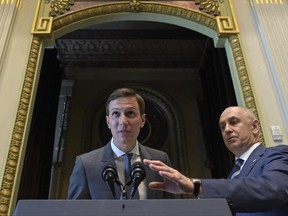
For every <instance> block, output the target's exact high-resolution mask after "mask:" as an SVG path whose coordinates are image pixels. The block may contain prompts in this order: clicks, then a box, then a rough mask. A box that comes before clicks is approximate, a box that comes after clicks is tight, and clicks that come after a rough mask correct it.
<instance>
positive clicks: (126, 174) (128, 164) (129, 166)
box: [124, 153, 133, 199]
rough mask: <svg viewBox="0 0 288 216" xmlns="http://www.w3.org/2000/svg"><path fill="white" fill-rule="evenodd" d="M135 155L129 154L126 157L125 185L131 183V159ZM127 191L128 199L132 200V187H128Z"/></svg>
mask: <svg viewBox="0 0 288 216" xmlns="http://www.w3.org/2000/svg"><path fill="white" fill-rule="evenodd" d="M132 156H133V154H132V153H127V154H125V155H124V157H125V184H127V183H128V182H129V181H130V179H131V178H130V169H131V158H132ZM125 189H126V195H125V196H126V199H130V197H129V196H130V187H129V186H128V185H127V186H126V187H125Z"/></svg>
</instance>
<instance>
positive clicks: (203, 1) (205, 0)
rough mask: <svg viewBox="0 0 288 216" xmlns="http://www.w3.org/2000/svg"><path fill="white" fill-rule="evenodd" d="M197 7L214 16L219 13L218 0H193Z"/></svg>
mask: <svg viewBox="0 0 288 216" xmlns="http://www.w3.org/2000/svg"><path fill="white" fill-rule="evenodd" d="M194 1H195V4H196V5H199V9H200V10H202V11H204V12H205V13H208V14H212V15H214V16H219V15H220V10H219V4H218V0H194Z"/></svg>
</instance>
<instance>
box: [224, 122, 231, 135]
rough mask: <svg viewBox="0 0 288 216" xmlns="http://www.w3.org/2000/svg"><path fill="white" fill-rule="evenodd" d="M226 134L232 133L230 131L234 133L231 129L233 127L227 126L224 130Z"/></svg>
mask: <svg viewBox="0 0 288 216" xmlns="http://www.w3.org/2000/svg"><path fill="white" fill-rule="evenodd" d="M223 131H224V132H226V133H227V132H230V131H232V129H231V127H230V125H229V124H225V127H224V130H223Z"/></svg>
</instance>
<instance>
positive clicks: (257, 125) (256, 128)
mask: <svg viewBox="0 0 288 216" xmlns="http://www.w3.org/2000/svg"><path fill="white" fill-rule="evenodd" d="M252 127H253V130H252V131H253V133H254V134H257V133H258V132H259V130H260V122H259V120H258V119H254V120H253V121H252Z"/></svg>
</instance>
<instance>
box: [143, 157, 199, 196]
mask: <svg viewBox="0 0 288 216" xmlns="http://www.w3.org/2000/svg"><path fill="white" fill-rule="evenodd" d="M143 163H144V164H146V165H148V166H149V167H150V169H152V170H154V171H156V172H159V174H160V175H161V176H162V177H163V179H164V182H150V183H149V187H150V188H151V189H156V190H163V191H167V192H170V193H174V194H184V193H193V190H194V184H193V183H192V181H191V180H190V179H189V178H188V177H186V176H185V175H183V174H182V173H180V172H179V171H177V170H175V169H173V168H171V167H169V166H167V165H166V164H164V163H163V162H161V161H158V160H147V159H144V160H143Z"/></svg>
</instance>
